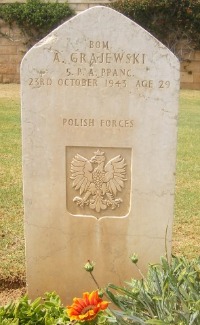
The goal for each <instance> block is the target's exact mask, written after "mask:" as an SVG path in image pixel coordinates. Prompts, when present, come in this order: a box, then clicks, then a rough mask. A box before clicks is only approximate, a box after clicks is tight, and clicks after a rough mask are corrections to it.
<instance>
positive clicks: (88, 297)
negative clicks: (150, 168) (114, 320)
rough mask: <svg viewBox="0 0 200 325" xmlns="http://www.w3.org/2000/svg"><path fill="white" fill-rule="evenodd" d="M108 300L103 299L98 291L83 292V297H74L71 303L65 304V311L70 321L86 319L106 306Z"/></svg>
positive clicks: (92, 316) (93, 316) (91, 317)
mask: <svg viewBox="0 0 200 325" xmlns="http://www.w3.org/2000/svg"><path fill="white" fill-rule="evenodd" d="M108 304H109V302H108V301H103V300H102V299H101V298H100V297H99V295H98V291H92V292H91V293H89V292H84V293H83V298H74V299H73V304H72V305H71V306H67V313H68V316H69V317H70V321H72V320H77V321H86V320H91V319H93V318H95V317H96V315H97V314H98V312H99V311H101V310H104V309H106V308H107V307H108Z"/></svg>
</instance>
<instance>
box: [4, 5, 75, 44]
mask: <svg viewBox="0 0 200 325" xmlns="http://www.w3.org/2000/svg"><path fill="white" fill-rule="evenodd" d="M72 15H74V11H73V10H72V9H71V8H70V7H69V5H68V3H67V2H66V3H57V2H55V3H50V2H47V3H44V2H42V1H41V0H27V2H26V3H18V2H15V3H9V4H5V5H1V6H0V18H1V19H3V20H4V21H5V22H7V23H9V24H10V25H11V26H12V24H13V23H16V24H17V25H18V26H19V27H20V28H21V30H22V31H23V32H24V33H25V34H26V35H27V36H29V38H31V40H32V42H34V41H36V40H39V39H41V38H42V37H44V36H45V35H47V34H48V33H49V32H50V31H51V30H53V29H54V28H55V27H57V26H58V25H59V24H60V23H61V22H63V21H64V20H66V19H68V18H70V17H71V16H72Z"/></svg>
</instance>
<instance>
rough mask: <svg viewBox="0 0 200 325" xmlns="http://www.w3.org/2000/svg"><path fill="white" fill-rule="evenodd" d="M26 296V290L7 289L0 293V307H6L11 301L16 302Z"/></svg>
mask: <svg viewBox="0 0 200 325" xmlns="http://www.w3.org/2000/svg"><path fill="white" fill-rule="evenodd" d="M25 294H26V288H25V287H23V288H19V289H7V290H3V291H0V306H3V305H7V304H8V303H9V302H11V301H16V300H17V299H19V298H20V297H22V296H23V295H25Z"/></svg>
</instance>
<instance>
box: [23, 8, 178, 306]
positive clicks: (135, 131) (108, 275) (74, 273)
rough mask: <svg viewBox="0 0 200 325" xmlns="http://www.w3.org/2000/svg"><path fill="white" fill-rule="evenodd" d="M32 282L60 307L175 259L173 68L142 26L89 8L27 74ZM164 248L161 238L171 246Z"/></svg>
mask: <svg viewBox="0 0 200 325" xmlns="http://www.w3.org/2000/svg"><path fill="white" fill-rule="evenodd" d="M21 87H22V127H23V173H24V202H25V235H26V259H27V282H28V290H29V294H30V296H31V297H35V296H38V295H41V294H43V293H44V292H45V291H52V290H56V291H57V292H58V293H59V294H60V295H61V297H62V299H63V301H64V302H67V300H68V302H70V301H71V299H72V297H73V296H75V295H76V296H78V295H80V294H81V293H82V292H83V291H88V290H91V289H93V288H94V287H95V285H94V283H93V282H92V280H91V279H90V277H89V274H88V273H86V272H85V270H84V269H83V265H84V263H85V262H87V260H88V259H90V260H93V261H95V262H96V268H95V275H96V278H97V279H98V281H99V283H100V285H102V286H104V285H105V284H106V283H108V282H114V283H117V284H123V281H124V280H128V279H130V277H132V276H133V275H134V270H133V267H132V265H131V263H130V261H129V256H130V255H131V253H133V252H136V253H137V254H139V257H140V259H139V265H140V267H141V269H142V270H143V271H145V270H146V268H147V264H148V262H152V263H153V262H157V261H158V260H159V258H160V256H161V255H164V254H165V241H166V243H167V248H168V254H170V249H171V228H172V219H173V202H174V177H175V176H174V175H175V157H176V132H177V110H178V90H179V62H178V60H177V58H176V57H175V56H174V55H173V54H172V53H171V52H170V51H169V50H168V49H167V48H166V47H164V46H163V45H162V44H161V43H160V42H158V41H157V40H156V39H155V38H154V37H152V36H151V35H150V34H149V33H147V32H146V31H145V30H144V29H142V28H141V27H140V26H138V25H137V24H135V23H134V22H132V21H130V20H129V19H127V18H125V17H124V16H122V15H121V14H119V13H117V12H115V11H113V10H111V9H109V8H105V7H95V8H91V9H89V10H87V11H85V12H83V13H81V14H80V15H77V16H76V17H74V18H73V19H71V20H69V21H68V22H66V23H64V24H63V25H62V26H60V27H59V28H57V29H56V30H54V31H53V32H52V33H51V34H50V35H48V36H47V37H46V38H44V39H43V40H42V41H41V42H39V43H38V44H36V45H35V46H34V47H33V48H32V49H31V50H30V51H29V52H28V53H27V54H26V56H25V57H24V59H23V62H22V67H21ZM165 237H166V238H165Z"/></svg>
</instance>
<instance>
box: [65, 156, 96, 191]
mask: <svg viewBox="0 0 200 325" xmlns="http://www.w3.org/2000/svg"><path fill="white" fill-rule="evenodd" d="M92 169H93V167H92V164H91V162H90V161H89V160H88V159H86V158H84V157H83V156H81V155H79V154H77V155H76V156H75V157H74V158H73V160H72V162H71V173H72V176H71V177H70V178H71V179H73V180H74V181H73V184H72V186H73V187H75V190H79V189H80V195H81V194H82V193H84V192H86V191H87V189H88V187H89V185H90V183H91V182H92Z"/></svg>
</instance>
